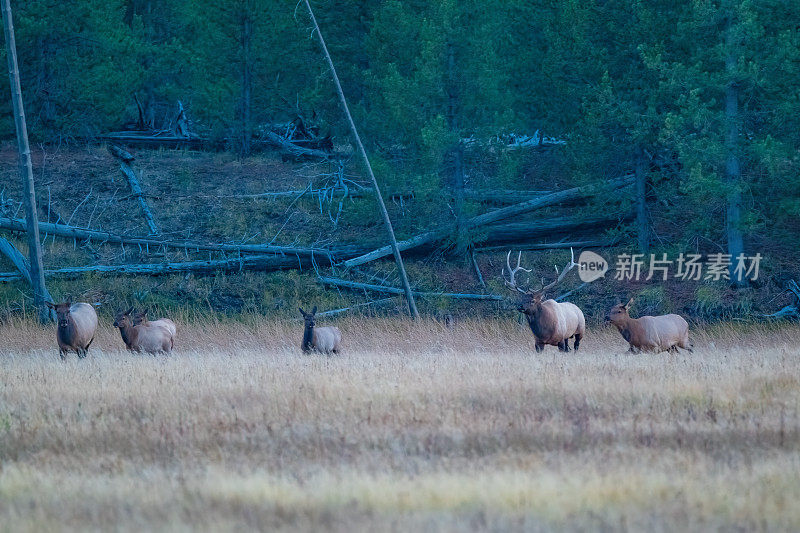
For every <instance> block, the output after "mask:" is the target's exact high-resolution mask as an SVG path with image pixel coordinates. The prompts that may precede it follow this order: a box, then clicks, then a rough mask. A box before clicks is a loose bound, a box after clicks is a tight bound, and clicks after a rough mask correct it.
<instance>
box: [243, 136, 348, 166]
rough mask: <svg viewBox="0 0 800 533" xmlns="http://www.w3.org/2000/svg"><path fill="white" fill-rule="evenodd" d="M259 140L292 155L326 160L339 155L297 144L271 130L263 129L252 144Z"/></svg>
mask: <svg viewBox="0 0 800 533" xmlns="http://www.w3.org/2000/svg"><path fill="white" fill-rule="evenodd" d="M259 142H263V143H265V144H269V145H272V146H276V147H278V148H280V149H281V150H283V151H284V152H286V153H288V154H289V155H291V156H294V157H311V158H319V159H326V160H327V159H340V156H339V155H338V154H335V153H333V152H325V151H323V150H318V149H316V148H308V147H305V146H299V145H297V144H295V143H293V142H291V141H289V140H288V139H286V138H284V137H281V136H280V135H278V134H277V133H275V132H272V131H265V132H263V134H262V138H261V139H254V144H258V143H259Z"/></svg>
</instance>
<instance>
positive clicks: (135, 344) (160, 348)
mask: <svg viewBox="0 0 800 533" xmlns="http://www.w3.org/2000/svg"><path fill="white" fill-rule="evenodd" d="M133 312H134V309H133V307H131V308H130V309H128V310H127V311H124V312H120V313H117V316H116V318H115V319H114V327H115V328H119V333H120V336H121V337H122V341H123V342H124V343H125V347H126V348H127V349H128V350H130V351H132V352H147V353H150V354H157V353H170V352H171V351H172V346H173V342H174V340H173V334H172V330H170V328H169V327H168V326H167V325H165V324H156V322H155V321H154V322H149V323H147V324H135V323H134V319H133V318H132V317H131V314H132V313H133Z"/></svg>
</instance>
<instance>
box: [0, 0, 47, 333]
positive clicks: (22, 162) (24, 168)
mask: <svg viewBox="0 0 800 533" xmlns="http://www.w3.org/2000/svg"><path fill="white" fill-rule="evenodd" d="M0 7H2V13H3V30H4V33H5V37H6V56H7V58H8V76H9V79H10V81H11V102H12V104H13V107H14V125H15V127H16V130H17V145H18V147H19V173H20V177H21V178H22V190H23V191H24V194H23V202H24V204H25V217H26V220H27V223H26V232H27V236H28V253H29V255H30V265H29V267H28V268H29V278H30V282H31V288H32V289H33V305H34V306H35V307H36V308H37V309H38V310H39V320H40V321H41V322H42V323H47V322H50V321H51V320H52V319H53V314H52V312H51V311H50V309H49V308H48V307H47V305H46V302H48V301H50V295H49V294H48V292H47V288H46V287H45V283H44V271H43V270H44V269H43V266H42V249H41V245H40V243H39V225H38V224H37V220H36V192H35V190H34V186H33V166H32V164H31V149H30V146H29V145H28V128H27V125H26V124H25V108H24V106H23V104H22V87H21V85H20V81H19V68H18V66H17V43H16V39H15V38H14V21H13V18H12V15H11V2H10V0H0ZM9 244H10V243H9ZM16 264H17V263H16V262H15V265H16ZM17 268H20V267H19V265H17Z"/></svg>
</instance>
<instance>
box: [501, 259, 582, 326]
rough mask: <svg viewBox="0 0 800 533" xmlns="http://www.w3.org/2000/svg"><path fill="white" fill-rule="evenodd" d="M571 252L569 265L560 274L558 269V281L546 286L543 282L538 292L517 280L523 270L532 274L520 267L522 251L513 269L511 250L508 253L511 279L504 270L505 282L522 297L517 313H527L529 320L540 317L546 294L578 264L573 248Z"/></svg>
mask: <svg viewBox="0 0 800 533" xmlns="http://www.w3.org/2000/svg"><path fill="white" fill-rule="evenodd" d="M569 251H570V260H569V263H567V265H566V266H565V267H564V268H563V269H562V270H561V272H560V273H559V271H558V267H555V269H556V275H557V277H556V279H555V280H554V281H553V282H551V283H549V284H547V285H544V281H542V288H541V289H538V290H535V291H534V290H531V289H530V288H529V287H524V288H523V287H520V286H519V285H518V283H517V280H516V275H517V272H519V271H520V270H522V271H523V272H530V271H531V270H530V269H527V268H523V267H522V266H521V265H520V262H521V260H522V252H521V251H520V252H519V254H518V255H517V266H516V267H514V268H512V267H511V250H509V251H508V254H507V255H506V268H507V269H508V275H509V277H508V278H506V275H505V271H506V268H504V269H503V280H504V281H505V284H506V287H508V288H509V289H511V290H513V291H516V292H518V293H520V294H521V295H522V299H521V300H520V301H519V302H518V305H517V311H519V312H521V313H525V315H527V316H528V319H531V318H535V317H536V316H538V315H539V313H540V312H541V310H542V301H543V300H544V299H545V298H544V297H545V293H546V292H547V291H548V290H550V289H552V288H553V287H555V286H556V285H558V284H559V283H560V282H561V280H563V279H564V277H565V276H566V275H567V272H569V271H570V270H572V269H573V268H574V267H575V266H576V265H577V263H576V262H575V253H574V252H573V251H572V248H570V249H569Z"/></svg>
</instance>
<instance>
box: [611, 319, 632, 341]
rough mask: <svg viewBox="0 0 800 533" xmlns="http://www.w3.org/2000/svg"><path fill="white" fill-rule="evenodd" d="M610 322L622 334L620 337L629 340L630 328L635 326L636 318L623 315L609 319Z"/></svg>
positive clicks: (630, 335)
mask: <svg viewBox="0 0 800 533" xmlns="http://www.w3.org/2000/svg"><path fill="white" fill-rule="evenodd" d="M611 323H612V324H614V326H615V327H616V328H617V329H618V330H619V332H620V333H621V334H622V338H623V339H625V340H626V341H628V342H630V340H631V337H632V331H631V330H632V329H634V328H635V327H636V319H635V318H631V317H629V316H624V317H622V318H618V319H616V320H611Z"/></svg>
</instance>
